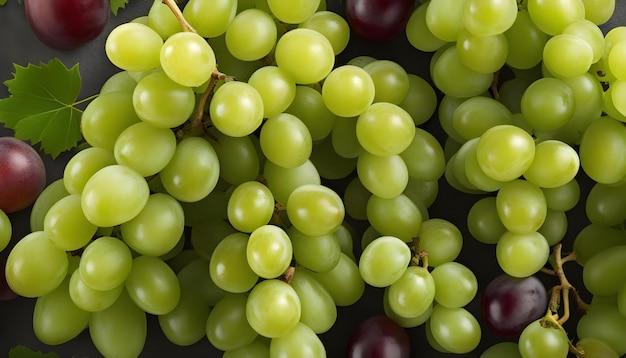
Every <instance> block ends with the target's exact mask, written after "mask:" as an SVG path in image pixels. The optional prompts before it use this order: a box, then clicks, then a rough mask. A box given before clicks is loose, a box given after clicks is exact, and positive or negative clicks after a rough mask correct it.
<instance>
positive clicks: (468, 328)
mask: <svg viewBox="0 0 626 358" xmlns="http://www.w3.org/2000/svg"><path fill="white" fill-rule="evenodd" d="M429 322H430V323H429V330H430V332H431V334H432V337H433V339H434V340H435V341H436V342H437V343H438V344H439V345H440V346H441V348H443V349H444V350H445V351H446V352H450V353H456V354H467V353H469V352H471V351H473V350H474V349H476V347H478V344H479V343H480V339H481V337H482V331H481V328H480V324H479V323H478V320H477V319H476V317H474V316H473V315H472V313H471V312H469V311H468V310H467V309H465V308H463V307H459V308H448V307H445V306H442V305H435V307H434V308H433V312H432V314H431V315H430V320H429Z"/></svg>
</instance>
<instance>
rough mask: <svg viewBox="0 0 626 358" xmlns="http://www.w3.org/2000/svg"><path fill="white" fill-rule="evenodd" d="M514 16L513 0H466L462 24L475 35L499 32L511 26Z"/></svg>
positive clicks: (515, 6)
mask: <svg viewBox="0 0 626 358" xmlns="http://www.w3.org/2000/svg"><path fill="white" fill-rule="evenodd" d="M516 17H517V2H516V1H514V0H508V1H495V0H468V1H466V2H465V4H464V8H463V25H464V26H465V28H466V29H467V30H468V31H470V32H471V33H472V34H474V35H477V36H493V35H497V34H501V33H503V32H505V31H506V30H508V29H509V28H510V27H511V26H513V22H515V18H516Z"/></svg>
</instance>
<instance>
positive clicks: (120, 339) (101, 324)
mask: <svg viewBox="0 0 626 358" xmlns="http://www.w3.org/2000/svg"><path fill="white" fill-rule="evenodd" d="M147 333H148V320H147V316H146V313H145V312H144V311H142V310H141V308H139V307H137V305H136V304H135V303H134V302H133V300H132V299H131V298H130V296H129V295H128V293H126V292H125V291H124V292H122V294H121V295H120V297H119V298H118V299H117V301H115V303H113V305H111V306H110V307H108V308H107V309H104V310H102V311H98V312H93V313H92V314H91V317H90V318H89V336H90V337H91V341H92V342H93V344H94V346H95V347H96V349H97V350H98V352H100V354H102V355H103V356H105V357H138V356H139V355H140V354H141V352H142V351H143V349H144V346H145V343H146V338H147Z"/></svg>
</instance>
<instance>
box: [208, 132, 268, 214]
mask: <svg viewBox="0 0 626 358" xmlns="http://www.w3.org/2000/svg"><path fill="white" fill-rule="evenodd" d="M208 132H209V133H210V135H211V136H212V137H213V138H212V139H214V140H212V141H210V143H211V145H212V146H213V149H215V153H216V154H217V159H218V161H219V163H220V179H222V180H224V181H225V182H227V183H228V184H232V185H239V184H242V183H245V182H248V181H252V180H256V179H257V178H258V176H259V172H260V167H261V163H260V162H259V155H258V153H257V148H256V146H255V145H254V142H253V141H252V138H251V137H250V136H243V137H231V136H229V135H226V134H224V133H222V132H220V131H218V130H215V128H209V130H208ZM214 192H215V190H214V191H212V192H211V193H214ZM224 213H226V211H224Z"/></svg>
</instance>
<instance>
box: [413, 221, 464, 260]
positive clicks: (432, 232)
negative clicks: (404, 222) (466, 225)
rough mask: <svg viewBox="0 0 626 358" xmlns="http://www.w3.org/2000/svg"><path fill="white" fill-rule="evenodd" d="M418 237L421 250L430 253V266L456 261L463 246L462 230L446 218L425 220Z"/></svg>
mask: <svg viewBox="0 0 626 358" xmlns="http://www.w3.org/2000/svg"><path fill="white" fill-rule="evenodd" d="M418 238H419V245H418V248H419V251H426V252H427V253H428V266H431V267H438V266H440V265H443V264H445V263H447V262H451V261H454V260H455V259H456V258H457V257H458V256H459V254H460V253H461V249H462V247H463V234H462V233H461V230H459V228H458V227H457V226H456V225H455V224H453V223H452V222H450V221H448V220H446V219H441V218H432V219H428V220H424V221H423V222H422V226H421V227H420V231H419V236H418Z"/></svg>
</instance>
